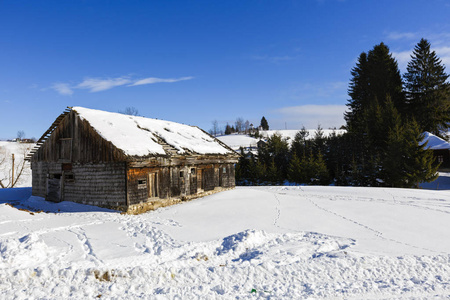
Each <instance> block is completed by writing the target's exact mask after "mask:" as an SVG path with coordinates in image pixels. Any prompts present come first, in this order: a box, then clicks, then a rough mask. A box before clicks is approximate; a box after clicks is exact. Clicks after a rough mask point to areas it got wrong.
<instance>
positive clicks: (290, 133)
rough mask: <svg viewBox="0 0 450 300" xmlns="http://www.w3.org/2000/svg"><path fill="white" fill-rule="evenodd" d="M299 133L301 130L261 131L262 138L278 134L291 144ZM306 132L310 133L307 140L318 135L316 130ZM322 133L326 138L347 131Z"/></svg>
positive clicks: (324, 131)
mask: <svg viewBox="0 0 450 300" xmlns="http://www.w3.org/2000/svg"><path fill="white" fill-rule="evenodd" d="M299 131H300V130H264V131H260V134H261V136H263V137H266V138H268V137H271V136H272V135H274V134H275V133H276V134H280V135H281V136H282V137H283V138H287V139H288V141H289V142H292V141H293V140H294V138H295V135H296V134H297V132H299ZM306 131H307V132H308V136H307V137H306V139H312V138H314V136H315V135H316V131H317V130H316V129H307V130H306ZM322 131H323V134H324V136H326V137H327V136H330V135H331V134H333V132H334V133H336V134H337V135H340V134H344V133H345V130H331V129H323V130H322Z"/></svg>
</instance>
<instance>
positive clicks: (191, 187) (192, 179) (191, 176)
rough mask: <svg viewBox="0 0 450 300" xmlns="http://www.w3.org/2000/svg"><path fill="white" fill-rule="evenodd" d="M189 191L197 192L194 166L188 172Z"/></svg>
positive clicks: (193, 193) (191, 192) (192, 193)
mask: <svg viewBox="0 0 450 300" xmlns="http://www.w3.org/2000/svg"><path fill="white" fill-rule="evenodd" d="M189 193H190V194H191V195H195V194H197V170H196V169H195V168H192V169H191V172H190V174H189Z"/></svg>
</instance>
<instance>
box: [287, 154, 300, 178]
mask: <svg viewBox="0 0 450 300" xmlns="http://www.w3.org/2000/svg"><path fill="white" fill-rule="evenodd" d="M301 165H302V162H301V160H300V158H299V157H298V156H297V155H296V154H295V153H294V154H293V155H292V157H291V160H290V161H289V167H288V179H289V181H291V182H295V183H302V182H303V177H302V174H301V168H302V166H301Z"/></svg>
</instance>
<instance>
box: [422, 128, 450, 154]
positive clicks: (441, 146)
mask: <svg viewBox="0 0 450 300" xmlns="http://www.w3.org/2000/svg"><path fill="white" fill-rule="evenodd" d="M424 135H425V137H424V139H423V141H422V143H421V144H423V143H425V142H428V144H427V146H426V147H425V148H427V149H432V150H445V149H449V150H450V143H449V142H447V141H446V140H443V139H441V138H440V137H438V136H435V135H434V134H432V133H429V132H427V131H425V133H424Z"/></svg>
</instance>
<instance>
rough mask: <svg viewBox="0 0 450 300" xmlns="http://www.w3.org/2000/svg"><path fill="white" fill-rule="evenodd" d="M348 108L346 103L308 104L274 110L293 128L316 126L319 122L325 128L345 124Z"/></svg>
mask: <svg viewBox="0 0 450 300" xmlns="http://www.w3.org/2000/svg"><path fill="white" fill-rule="evenodd" d="M346 108H347V107H346V106H345V105H313V104H308V105H299V106H289V107H282V108H279V109H277V110H275V111H274V112H275V114H277V115H279V116H280V117H279V119H280V120H283V121H284V122H287V123H288V124H289V128H291V129H300V128H301V127H302V126H305V127H306V128H316V127H317V125H319V124H320V125H321V126H322V127H323V128H334V127H337V128H339V127H340V126H342V125H344V124H345V121H344V112H345V110H346ZM282 125H283V124H281V128H282Z"/></svg>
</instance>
